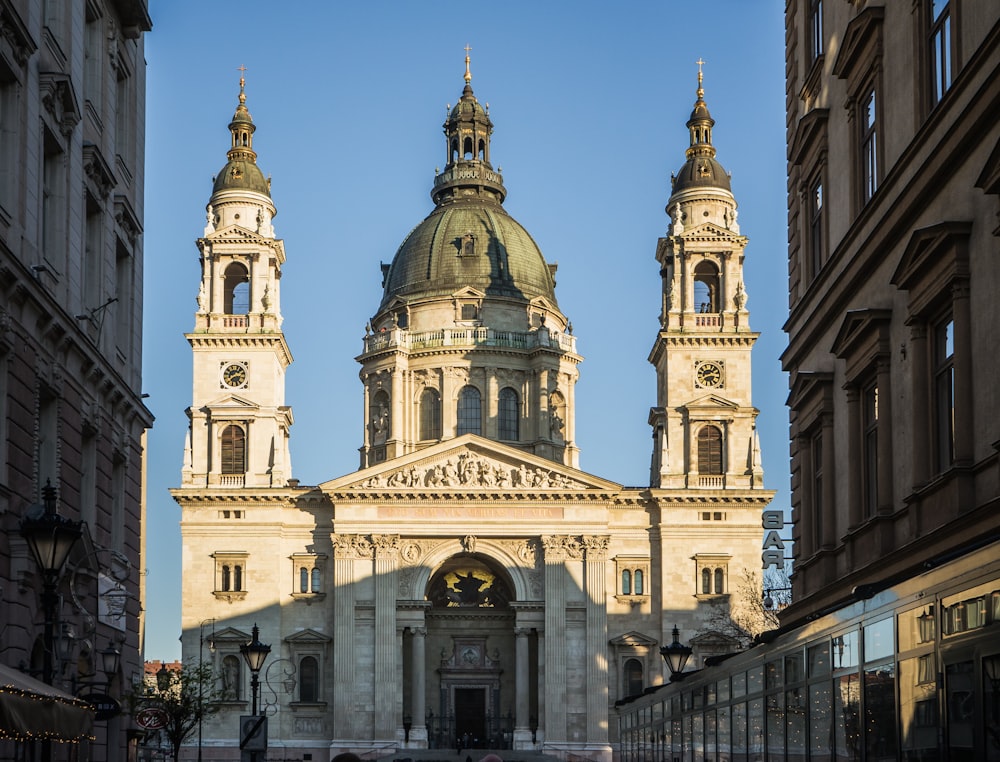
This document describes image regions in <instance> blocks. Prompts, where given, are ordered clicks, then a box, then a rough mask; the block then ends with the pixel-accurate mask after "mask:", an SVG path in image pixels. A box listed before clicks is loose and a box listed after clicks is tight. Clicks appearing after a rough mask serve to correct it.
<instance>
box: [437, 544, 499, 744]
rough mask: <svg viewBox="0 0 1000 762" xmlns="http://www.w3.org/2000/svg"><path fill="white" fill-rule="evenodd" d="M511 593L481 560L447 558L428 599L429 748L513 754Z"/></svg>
mask: <svg viewBox="0 0 1000 762" xmlns="http://www.w3.org/2000/svg"><path fill="white" fill-rule="evenodd" d="M513 597H514V586H513V585H512V583H511V580H510V578H509V577H508V575H507V573H506V571H504V569H503V568H501V567H500V566H499V565H498V564H497V563H496V562H495V561H494V560H493V559H491V558H489V557H488V556H484V555H482V554H474V553H463V554H460V555H456V556H452V557H451V558H449V559H448V560H446V561H445V562H444V563H442V564H441V565H440V566H439V567H438V568H437V569H436V570H435V572H434V573H433V574H432V575H431V577H430V580H429V582H428V585H427V590H426V599H427V601H428V602H429V603H430V610H429V611H427V613H426V619H425V622H426V626H427V670H426V674H427V676H428V680H427V697H426V699H427V707H428V710H429V711H428V713H427V734H428V739H427V740H428V745H429V746H430V747H431V748H453V747H456V746H458V745H461V746H462V747H463V748H492V749H503V748H510V746H511V742H512V739H513V729H514V698H515V696H514V677H515V674H514V672H515V671H514V620H515V617H514V612H513V610H512V609H511V607H510V603H511V601H512V599H513Z"/></svg>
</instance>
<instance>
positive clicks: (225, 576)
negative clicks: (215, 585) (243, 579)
mask: <svg viewBox="0 0 1000 762" xmlns="http://www.w3.org/2000/svg"><path fill="white" fill-rule="evenodd" d="M220 589H221V590H222V591H223V592H227V593H228V592H229V591H230V590H232V589H233V570H232V567H231V566H230V565H229V564H223V566H222V586H221V588H220Z"/></svg>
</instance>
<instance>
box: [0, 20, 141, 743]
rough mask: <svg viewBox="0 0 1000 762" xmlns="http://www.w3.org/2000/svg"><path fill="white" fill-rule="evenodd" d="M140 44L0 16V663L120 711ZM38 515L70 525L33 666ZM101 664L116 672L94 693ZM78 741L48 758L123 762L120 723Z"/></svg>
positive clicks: (133, 598)
mask: <svg viewBox="0 0 1000 762" xmlns="http://www.w3.org/2000/svg"><path fill="white" fill-rule="evenodd" d="M150 26H151V23H150V18H149V14H148V11H147V4H146V2H144V0H115V1H114V2H112V0H88V1H87V2H84V1H83V0H79V1H78V2H76V1H75V2H59V3H53V2H42V1H41V0H3V2H0V32H2V34H0V527H2V530H3V531H2V535H0V536H2V537H3V541H2V542H3V552H0V621H2V622H3V627H2V633H0V662H2V663H3V665H5V666H7V667H10V668H12V669H13V670H20V671H21V672H25V673H29V674H31V675H34V676H35V677H41V676H42V675H43V672H45V671H46V670H45V669H44V667H43V665H44V664H46V663H47V662H48V663H50V664H51V668H52V671H53V675H52V676H51V677H52V681H53V684H54V685H55V686H56V687H57V688H59V689H61V690H62V691H64V692H66V693H69V694H77V695H80V694H85V693H100V694H107V695H110V696H112V697H113V698H117V699H121V698H122V696H123V694H124V692H125V690H127V688H128V686H129V685H130V684H131V681H132V680H133V679H140V678H141V675H142V658H141V647H142V644H141V602H140V596H141V591H140V575H139V571H140V570H141V569H142V568H143V563H142V558H141V556H142V541H143V537H142V511H143V506H144V498H143V436H144V432H145V430H146V429H147V428H149V427H150V426H151V425H152V416H151V414H150V413H149V411H148V410H147V409H146V407H145V406H144V404H143V401H142V391H141V367H142V335H141V329H142V274H143V267H142V263H143V247H142V219H143V164H144V136H145V97H146V93H145V59H144V52H143V33H144V32H146V31H148V30H149V29H150ZM47 486H51V488H52V489H51V491H48V490H46V487H47ZM46 504H48V505H49V506H50V507H54V508H55V509H56V510H57V511H58V514H59V515H60V516H62V517H64V518H65V519H69V520H72V521H77V522H82V527H81V528H82V536H81V538H80V540H79V541H77V543H76V544H75V546H74V548H73V551H72V553H71V554H70V556H69V559H68V560H67V562H66V565H65V566H64V567H63V573H62V576H61V577H60V578H59V579H58V580H57V586H56V588H55V591H54V592H55V595H56V596H57V598H58V600H56V601H55V607H54V610H53V611H52V614H51V616H50V617H48V618H49V620H50V624H51V625H52V626H53V630H54V633H55V638H54V640H53V642H52V643H49V644H48V645H49V646H50V647H49V648H48V649H47V648H46V642H45V641H46V638H45V637H44V634H43V629H44V623H45V620H46V613H45V608H46V607H45V605H44V603H43V598H44V596H43V587H44V585H43V578H42V574H41V573H40V571H39V569H38V567H37V566H36V564H35V561H34V560H33V558H32V555H31V552H30V551H29V548H28V545H27V543H26V541H25V538H24V537H23V536H22V534H21V532H20V528H21V524H22V522H23V521H24V520H25V519H30V518H37V517H38V516H39V515H40V514H41V513H42V512H43V511H44V508H43V506H45V505H46ZM109 647H111V648H114V649H117V650H119V651H120V652H121V660H120V666H119V667H118V669H117V671H116V672H115V673H113V674H111V675H110V676H105V674H104V673H103V672H102V664H101V660H100V652H101V651H103V650H106V649H108V648H109ZM46 651H48V653H47V654H46ZM5 695H9V694H8V693H7V692H5ZM52 732H54V733H55V734H56V735H55V738H57V739H58V738H59V737H60V736H59V735H58V733H59V731H58V729H53V730H52ZM93 736H94V739H93V740H92V741H83V742H82V745H81V747H80V748H79V750H77V751H72V752H71V750H70V747H69V746H55V747H54V749H53V750H54V753H55V756H54V758H55V759H64V758H68V757H67V755H68V754H70V753H73V754H76V755H78V756H76V757H74V758H79V759H90V758H94V757H96V758H100V759H108V760H120V761H121V762H124V760H125V759H126V758H127V745H128V743H129V742H130V738H129V734H128V721H127V718H126V717H124V716H116V717H113V718H112V719H109V720H106V721H103V720H102V721H98V722H96V723H94V724H93ZM0 737H2V738H3V739H4V740H0V756H2V757H4V758H8V759H14V758H16V759H28V758H36V757H35V756H34V755H36V754H38V753H39V745H40V744H39V742H36V741H31V740H27V741H26V740H24V734H23V733H20V732H19V730H18V728H17V727H16V726H14V727H4V732H3V734H2V735H0ZM32 737H36V738H37V735H35V736H32Z"/></svg>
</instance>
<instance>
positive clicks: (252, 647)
mask: <svg viewBox="0 0 1000 762" xmlns="http://www.w3.org/2000/svg"><path fill="white" fill-rule="evenodd" d="M240 653H241V654H243V659H244V661H246V663H247V667H249V668H250V695H251V696H252V697H253V701H252V703H251V707H252V710H253V711H252V712H251V714H257V689H258V688H259V687H260V670H261V667H263V666H264V661H265V659H267V655H268V654H269V653H271V646H269V645H267V644H265V643H261V642H260V630H258V629H257V624H256V623H254V626H253V632H252V634H251V640H250V642H249V643H244V644H243V645H241V646H240Z"/></svg>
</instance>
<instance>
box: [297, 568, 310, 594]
mask: <svg viewBox="0 0 1000 762" xmlns="http://www.w3.org/2000/svg"><path fill="white" fill-rule="evenodd" d="M299 592H300V593H308V592H309V570H308V569H307V568H306V567H304V566H303V567H302V568H301V569H299Z"/></svg>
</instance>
